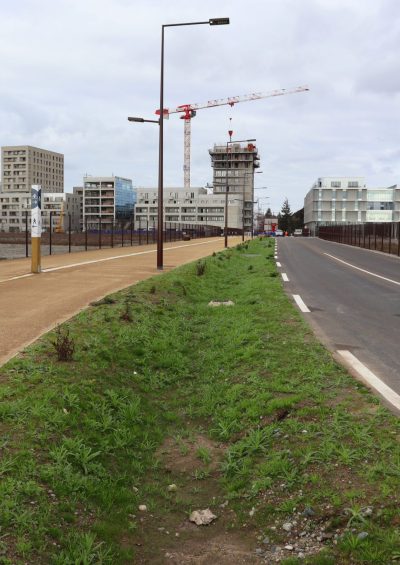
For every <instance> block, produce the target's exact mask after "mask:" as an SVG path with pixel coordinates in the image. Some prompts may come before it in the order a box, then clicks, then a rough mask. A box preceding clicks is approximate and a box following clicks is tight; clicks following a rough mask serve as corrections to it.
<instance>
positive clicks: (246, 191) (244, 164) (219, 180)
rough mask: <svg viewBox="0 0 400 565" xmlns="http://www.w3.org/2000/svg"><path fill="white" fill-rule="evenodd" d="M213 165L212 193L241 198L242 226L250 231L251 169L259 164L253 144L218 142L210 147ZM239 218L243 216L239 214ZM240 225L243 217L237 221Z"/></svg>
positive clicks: (251, 212)
mask: <svg viewBox="0 0 400 565" xmlns="http://www.w3.org/2000/svg"><path fill="white" fill-rule="evenodd" d="M209 153H210V156H211V166H212V168H213V186H214V194H221V193H225V191H226V190H227V188H228V190H229V194H230V195H232V194H233V195H235V197H236V198H237V199H239V200H240V199H241V201H242V207H243V218H244V226H245V230H246V231H250V230H251V228H252V221H253V201H254V171H255V169H257V168H258V167H259V166H260V157H259V155H258V150H257V147H256V146H255V145H254V144H253V143H229V144H228V143H221V144H215V145H214V147H213V149H209ZM241 217H242V216H241ZM240 222H241V225H242V219H241V220H240Z"/></svg>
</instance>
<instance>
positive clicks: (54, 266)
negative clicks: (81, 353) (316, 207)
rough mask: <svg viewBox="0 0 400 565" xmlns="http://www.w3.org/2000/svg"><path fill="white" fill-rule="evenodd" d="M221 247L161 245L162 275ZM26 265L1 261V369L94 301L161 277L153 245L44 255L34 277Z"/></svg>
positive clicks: (215, 241) (219, 243) (216, 242)
mask: <svg viewBox="0 0 400 565" xmlns="http://www.w3.org/2000/svg"><path fill="white" fill-rule="evenodd" d="M240 241H241V238H240V237H231V238H229V245H236V244H238V243H240ZM223 248H224V239H223V238H212V239H198V240H193V241H189V242H182V241H177V242H173V243H168V244H165V247H164V266H165V268H164V272H165V271H167V270H170V269H173V268H174V267H177V266H179V265H183V264H184V263H189V262H190V261H195V260H196V259H200V258H201V257H206V256H207V255H210V254H212V253H213V251H221V250H222V249H223ZM30 267H31V263H30V259H16V260H12V261H1V262H0V365H2V364H3V363H5V362H6V361H7V360H8V359H10V358H11V357H13V356H14V355H15V354H16V353H18V351H21V350H22V349H23V348H24V347H26V346H27V345H28V344H29V343H32V342H33V341H35V340H36V339H37V338H38V337H39V336H41V335H42V334H43V333H45V332H46V331H48V330H50V329H52V328H53V327H54V326H55V325H56V324H58V323H60V322H62V321H64V320H67V319H68V318H70V317H71V316H73V315H74V314H76V313H78V312H79V311H81V310H83V309H84V308H86V307H87V306H88V305H89V303H90V302H92V301H93V300H98V299H99V298H101V297H103V296H105V295H106V294H109V293H110V292H115V291H117V290H121V289H122V288H125V287H127V286H130V285H132V284H135V283H137V282H138V281H141V280H143V279H146V278H149V277H152V276H154V275H157V274H161V273H160V271H157V268H156V247H155V245H146V246H142V247H125V248H123V249H122V248H118V249H117V248H114V249H102V250H97V251H88V252H80V253H71V254H69V255H54V256H52V257H43V258H42V269H43V272H42V273H41V274H39V275H32V274H30Z"/></svg>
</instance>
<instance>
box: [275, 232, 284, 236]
mask: <svg viewBox="0 0 400 565" xmlns="http://www.w3.org/2000/svg"><path fill="white" fill-rule="evenodd" d="M275 237H283V231H282V230H275Z"/></svg>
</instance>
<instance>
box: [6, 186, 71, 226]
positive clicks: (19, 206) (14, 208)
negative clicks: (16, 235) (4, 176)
mask: <svg viewBox="0 0 400 565" xmlns="http://www.w3.org/2000/svg"><path fill="white" fill-rule="evenodd" d="M66 196H67V195H65V194H60V193H59V192H46V193H42V228H43V230H44V231H48V230H49V229H50V212H52V225H53V228H55V227H56V226H57V225H58V224H60V225H61V226H63V225H64V218H63V213H64V206H65V200H66ZM26 218H28V230H29V231H30V225H31V224H30V222H31V193H30V192H24V193H20V192H7V193H4V192H3V193H1V194H0V231H2V232H22V231H25V229H26Z"/></svg>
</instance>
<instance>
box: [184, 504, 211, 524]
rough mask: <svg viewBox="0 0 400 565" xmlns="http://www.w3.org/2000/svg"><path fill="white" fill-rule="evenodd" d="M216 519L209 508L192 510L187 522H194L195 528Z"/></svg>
mask: <svg viewBox="0 0 400 565" xmlns="http://www.w3.org/2000/svg"><path fill="white" fill-rule="evenodd" d="M216 519H217V517H216V516H215V514H213V513H212V512H211V510H210V509H209V508H206V509H205V510H194V511H193V512H192V513H191V515H190V517H189V520H190V521H191V522H194V523H195V524H196V525H197V526H205V525H207V524H211V522H213V521H214V520H216Z"/></svg>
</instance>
